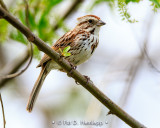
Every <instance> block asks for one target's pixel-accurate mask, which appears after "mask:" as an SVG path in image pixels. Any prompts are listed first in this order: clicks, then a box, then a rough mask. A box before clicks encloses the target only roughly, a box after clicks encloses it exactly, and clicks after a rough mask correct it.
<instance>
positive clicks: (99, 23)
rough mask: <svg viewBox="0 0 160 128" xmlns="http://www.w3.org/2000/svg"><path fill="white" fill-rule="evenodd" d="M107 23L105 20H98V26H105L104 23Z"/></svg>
mask: <svg viewBox="0 0 160 128" xmlns="http://www.w3.org/2000/svg"><path fill="white" fill-rule="evenodd" d="M105 24H106V23H105V22H103V21H102V20H99V21H98V22H97V26H103V25H105Z"/></svg>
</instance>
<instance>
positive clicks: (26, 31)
mask: <svg viewBox="0 0 160 128" xmlns="http://www.w3.org/2000/svg"><path fill="white" fill-rule="evenodd" d="M0 16H1V17H2V18H4V19H5V20H6V21H8V22H9V23H10V24H12V25H13V26H14V27H15V28H17V29H18V30H19V31H20V32H21V33H23V34H24V35H25V36H26V38H27V39H28V40H29V41H31V42H32V43H34V44H35V45H37V47H38V48H39V49H40V50H42V51H43V52H44V53H46V54H47V55H48V56H49V57H51V59H53V60H54V61H55V62H56V63H58V64H59V65H60V66H61V67H62V68H63V69H64V70H65V71H66V72H70V71H71V70H72V67H71V65H70V64H69V63H68V61H67V60H65V59H64V58H63V57H60V55H59V54H58V53H57V52H55V51H54V50H53V49H52V48H50V47H49V46H47V45H46V44H45V42H44V41H42V40H41V39H39V38H38V37H37V36H35V35H34V34H33V33H32V32H31V31H30V30H29V29H28V28H27V27H26V26H24V25H23V24H22V23H21V22H20V21H19V20H17V18H15V17H14V16H12V15H11V14H9V13H8V12H7V11H5V10H4V9H3V8H1V7H0ZM70 74H71V77H73V78H74V79H75V80H76V81H77V82H79V83H80V84H81V85H82V86H83V87H84V88H86V89H87V90H88V91H89V92H90V93H91V94H92V95H94V96H95V97H96V98H97V99H98V100H99V101H100V102H101V103H102V104H104V105H105V106H106V107H107V108H108V109H110V111H111V112H112V114H115V115H116V116H118V117H119V118H120V119H122V120H123V121H124V122H126V123H127V124H128V125H129V126H131V127H134V128H145V126H144V125H143V124H141V123H139V122H138V121H137V120H135V119H134V118H133V117H131V116H130V115H128V114H127V113H126V112H125V111H123V110H122V109H121V108H120V107H119V106H117V105H116V104H115V103H113V102H112V101H111V100H110V99H109V98H108V97H107V96H106V95H105V94H104V93H103V92H101V91H100V90H99V89H98V88H97V87H96V86H95V85H94V84H93V83H92V82H91V81H88V82H87V80H86V78H85V77H84V76H83V75H81V74H80V73H79V72H78V71H77V70H73V71H72V73H70Z"/></svg>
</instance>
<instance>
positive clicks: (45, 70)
mask: <svg viewBox="0 0 160 128" xmlns="http://www.w3.org/2000/svg"><path fill="white" fill-rule="evenodd" d="M49 72H50V70H49V69H48V68H47V65H46V66H44V67H42V69H41V72H40V74H39V76H38V79H37V81H36V82H35V84H34V87H33V89H32V92H31V94H30V97H29V100H28V104H27V108H26V109H27V111H29V112H31V111H32V109H33V106H34V103H35V101H36V99H37V96H38V94H39V91H40V89H41V87H42V84H43V82H44V80H45V78H46V76H47V75H48V73H49Z"/></svg>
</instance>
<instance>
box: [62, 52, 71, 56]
mask: <svg viewBox="0 0 160 128" xmlns="http://www.w3.org/2000/svg"><path fill="white" fill-rule="evenodd" d="M70 55H71V53H69V52H67V53H64V54H63V56H70Z"/></svg>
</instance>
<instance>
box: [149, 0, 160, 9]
mask: <svg viewBox="0 0 160 128" xmlns="http://www.w3.org/2000/svg"><path fill="white" fill-rule="evenodd" d="M150 1H152V2H153V3H154V4H155V5H157V7H158V8H160V0H150Z"/></svg>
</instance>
